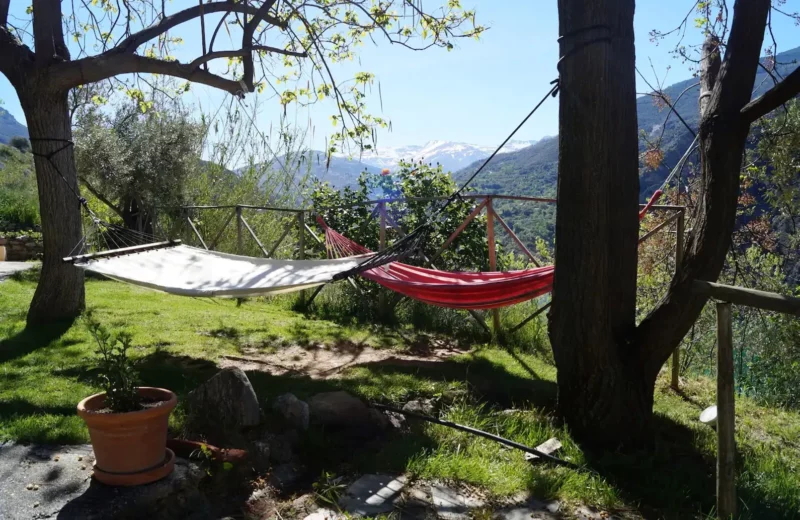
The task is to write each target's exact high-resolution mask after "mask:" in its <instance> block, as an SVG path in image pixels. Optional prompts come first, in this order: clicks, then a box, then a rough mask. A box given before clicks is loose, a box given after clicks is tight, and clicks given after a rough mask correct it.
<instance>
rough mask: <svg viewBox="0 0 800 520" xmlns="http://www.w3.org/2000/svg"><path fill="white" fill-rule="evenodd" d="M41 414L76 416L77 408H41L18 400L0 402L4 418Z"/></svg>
mask: <svg viewBox="0 0 800 520" xmlns="http://www.w3.org/2000/svg"><path fill="white" fill-rule="evenodd" d="M75 404H76V405H77V404H78V403H75ZM41 414H47V415H63V416H74V415H75V414H76V412H75V406H41V405H36V404H33V403H31V402H30V401H27V400H25V399H18V398H13V399H6V400H3V401H0V416H2V417H14V416H22V415H41Z"/></svg>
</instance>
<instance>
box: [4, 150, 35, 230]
mask: <svg viewBox="0 0 800 520" xmlns="http://www.w3.org/2000/svg"><path fill="white" fill-rule="evenodd" d="M39 222H40V220H39V194H38V191H37V188H36V173H35V172H34V171H33V155H31V154H30V153H25V152H21V151H19V150H17V149H16V148H14V147H12V146H7V145H4V144H0V231H2V230H4V229H7V230H17V229H32V228H35V227H36V226H38V225H39Z"/></svg>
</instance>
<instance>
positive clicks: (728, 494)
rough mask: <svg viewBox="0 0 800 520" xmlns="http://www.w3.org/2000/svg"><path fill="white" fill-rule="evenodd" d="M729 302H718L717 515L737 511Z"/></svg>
mask: <svg viewBox="0 0 800 520" xmlns="http://www.w3.org/2000/svg"><path fill="white" fill-rule="evenodd" d="M733 376H734V372H733V324H732V322H731V304H730V303H727V302H725V303H717V517H718V518H720V519H724V520H730V518H732V517H733V516H734V515H735V514H736V462H735V458H736V439H735V435H734V433H735V429H736V413H735V410H736V404H735V400H734V399H735V397H734V379H733Z"/></svg>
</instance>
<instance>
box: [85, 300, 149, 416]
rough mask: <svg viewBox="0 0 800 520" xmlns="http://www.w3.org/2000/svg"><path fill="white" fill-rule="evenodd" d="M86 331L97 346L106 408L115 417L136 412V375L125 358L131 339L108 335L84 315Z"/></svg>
mask: <svg viewBox="0 0 800 520" xmlns="http://www.w3.org/2000/svg"><path fill="white" fill-rule="evenodd" d="M85 319H86V328H87V329H88V330H89V334H91V335H92V337H93V338H94V340H95V341H96V342H97V354H98V356H99V358H100V359H99V361H98V368H99V371H100V377H101V378H102V386H103V390H105V393H106V406H107V407H108V408H109V409H110V410H111V411H112V412H115V413H125V412H133V411H136V410H138V409H139V408H140V403H141V399H140V398H139V393H138V392H137V389H136V381H137V379H138V374H137V373H136V370H135V368H134V365H133V361H132V360H131V359H130V358H129V357H128V350H129V349H130V348H131V342H132V341H133V340H132V337H131V335H130V334H129V333H127V332H124V331H121V332H116V333H112V332H110V331H109V330H108V329H107V328H106V327H104V326H103V325H102V324H100V322H98V321H97V320H96V319H95V318H94V317H93V316H92V314H91V313H87V315H86V318H85Z"/></svg>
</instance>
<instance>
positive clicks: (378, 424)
mask: <svg viewBox="0 0 800 520" xmlns="http://www.w3.org/2000/svg"><path fill="white" fill-rule="evenodd" d="M308 407H309V411H310V413H311V420H312V422H314V423H315V424H319V425H321V426H333V427H342V428H351V429H354V430H361V431H362V432H365V433H371V432H374V431H375V430H376V429H377V430H380V429H383V428H385V427H386V426H387V425H388V420H387V419H386V416H384V415H383V414H380V413H378V414H375V413H373V412H377V410H375V409H373V408H370V407H368V406H367V405H366V404H365V403H364V402H363V401H362V400H361V399H359V398H357V397H354V396H352V395H350V394H349V393H347V392H343V391H338V392H324V393H321V394H317V395H315V396H314V397H312V398H311V400H310V401H309V402H308Z"/></svg>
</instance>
